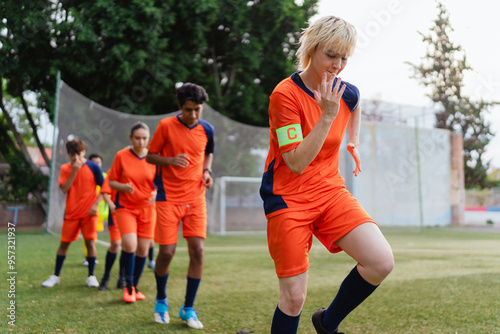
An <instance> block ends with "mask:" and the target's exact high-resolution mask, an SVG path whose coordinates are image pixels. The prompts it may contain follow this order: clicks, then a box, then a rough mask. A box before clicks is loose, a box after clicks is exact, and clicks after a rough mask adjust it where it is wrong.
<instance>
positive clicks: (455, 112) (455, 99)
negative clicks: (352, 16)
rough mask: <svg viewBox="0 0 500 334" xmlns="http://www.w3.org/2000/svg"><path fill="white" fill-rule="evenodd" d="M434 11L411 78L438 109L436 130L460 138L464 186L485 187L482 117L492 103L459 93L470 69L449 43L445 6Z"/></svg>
mask: <svg viewBox="0 0 500 334" xmlns="http://www.w3.org/2000/svg"><path fill="white" fill-rule="evenodd" d="M437 8H438V10H439V12H438V17H437V18H436V20H434V26H433V27H431V28H430V32H429V34H428V35H424V34H422V33H420V32H419V34H420V35H421V36H422V39H423V42H425V43H427V52H426V55H425V57H424V58H423V59H422V64H421V65H414V64H411V63H409V64H410V65H411V67H412V69H413V71H414V74H413V78H416V79H418V80H419V81H420V83H421V84H422V85H424V86H425V87H428V88H430V93H428V94H427V96H429V98H430V99H431V100H432V101H433V102H434V103H435V104H437V105H438V106H439V108H440V111H438V112H436V114H435V115H436V127H437V128H441V129H448V130H450V131H453V132H457V133H461V134H462V135H463V136H464V165H465V166H464V168H465V187H466V188H470V187H473V186H479V187H485V186H486V171H487V170H488V167H489V162H484V161H483V158H484V157H483V153H484V151H485V149H486V146H487V145H488V143H489V141H490V139H491V138H492V136H493V134H492V132H491V131H490V124H488V123H487V122H486V121H485V119H484V114H485V113H486V112H487V111H488V108H489V107H490V106H491V105H492V103H489V102H485V101H483V100H480V101H474V100H473V99H471V98H470V97H468V96H465V95H464V94H463V92H462V90H463V79H464V72H465V71H468V70H471V69H472V68H471V67H470V65H469V64H468V63H467V58H466V56H465V52H464V51H463V50H462V47H461V46H460V45H457V44H454V43H453V42H452V41H451V40H450V34H451V32H453V28H452V26H451V23H450V18H449V14H448V12H447V10H446V8H445V6H444V5H443V3H441V2H438V3H437Z"/></svg>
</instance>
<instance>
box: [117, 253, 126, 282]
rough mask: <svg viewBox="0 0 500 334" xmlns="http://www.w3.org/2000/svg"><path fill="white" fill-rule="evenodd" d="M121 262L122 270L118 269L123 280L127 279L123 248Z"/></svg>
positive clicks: (119, 276)
mask: <svg viewBox="0 0 500 334" xmlns="http://www.w3.org/2000/svg"><path fill="white" fill-rule="evenodd" d="M118 263H119V264H120V271H118V278H119V279H121V280H125V261H124V257H123V250H122V252H121V254H120V261H118Z"/></svg>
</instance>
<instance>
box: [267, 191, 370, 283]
mask: <svg viewBox="0 0 500 334" xmlns="http://www.w3.org/2000/svg"><path fill="white" fill-rule="evenodd" d="M368 222H372V223H374V221H373V219H372V218H371V217H370V216H369V215H368V213H366V211H365V210H364V209H363V208H362V207H361V205H360V204H359V203H358V201H357V200H356V199H355V198H354V197H353V196H352V195H351V194H350V193H349V192H348V191H347V190H346V189H345V188H342V189H340V190H339V191H337V192H336V193H335V194H334V195H333V196H332V197H330V198H328V200H327V201H325V202H324V203H320V204H319V205H318V206H317V207H315V208H313V209H309V210H300V211H285V212H284V213H282V214H278V215H276V216H273V217H270V218H269V219H268V222H267V242H268V246H269V252H270V254H271V257H272V258H273V260H274V265H275V267H276V274H277V275H278V277H279V278H281V277H291V276H296V275H299V274H302V273H304V272H306V271H307V270H308V269H309V250H310V249H311V246H312V241H313V239H312V236H313V235H315V236H316V238H318V240H319V241H320V242H321V243H322V244H323V245H324V246H325V247H326V248H327V249H328V250H329V251H330V252H331V253H338V252H340V251H342V249H340V248H339V247H338V246H337V245H336V244H335V242H336V241H337V240H339V239H340V238H342V237H343V236H345V235H346V234H348V233H349V232H350V231H352V230H353V229H354V228H356V227H357V226H359V225H361V224H364V223H368Z"/></svg>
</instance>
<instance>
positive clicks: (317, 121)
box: [260, 16, 394, 334]
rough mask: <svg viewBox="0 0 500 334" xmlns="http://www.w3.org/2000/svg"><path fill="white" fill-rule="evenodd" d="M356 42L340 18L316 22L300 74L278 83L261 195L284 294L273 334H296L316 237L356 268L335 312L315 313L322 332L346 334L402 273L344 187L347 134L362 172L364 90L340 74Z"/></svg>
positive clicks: (303, 42)
mask: <svg viewBox="0 0 500 334" xmlns="http://www.w3.org/2000/svg"><path fill="white" fill-rule="evenodd" d="M356 37H357V35H356V31H355V28H354V27H353V26H352V25H351V24H349V23H348V22H346V21H344V20H343V19H341V18H338V17H334V16H328V17H323V18H321V19H319V20H318V21H316V22H315V23H314V24H312V25H310V26H309V27H308V28H307V29H306V30H305V31H304V32H303V34H302V37H301V39H300V48H299V50H298V51H297V56H298V63H299V66H298V67H299V70H301V71H299V72H296V73H294V74H292V75H291V76H290V77H289V78H287V79H285V80H283V81H282V82H281V83H279V84H278V85H277V86H276V88H275V89H274V91H273V93H272V94H271V96H270V102H269V125H270V137H271V140H270V148H269V154H268V157H267V160H266V166H265V172H264V175H263V179H262V185H261V189H260V192H261V197H262V198H263V200H264V209H265V213H266V217H267V219H268V245H269V251H270V253H271V257H272V258H273V260H274V263H275V267H276V273H277V276H278V278H279V287H280V298H279V304H278V306H277V307H276V311H275V313H274V317H273V321H272V326H271V333H273V334H279V333H286V334H293V333H296V332H297V327H298V324H299V317H300V314H301V312H302V306H303V305H304V301H305V298H306V291H307V277H308V269H309V259H308V254H309V250H310V248H311V244H312V236H313V235H314V236H316V237H317V238H318V240H319V241H321V243H322V244H323V245H324V246H325V247H326V248H327V249H328V250H329V251H330V252H332V253H336V252H339V251H342V250H343V251H345V252H346V253H347V254H348V255H350V256H351V257H352V258H353V259H354V260H355V261H356V262H357V264H356V266H355V267H354V268H353V270H352V271H351V272H350V273H349V274H348V275H347V277H346V278H345V279H344V281H343V282H342V285H341V287H340V289H339V291H338V293H337V295H336V297H335V298H334V300H333V302H332V303H331V305H330V306H329V307H328V308H327V309H320V310H318V311H317V312H315V313H314V314H313V316H312V322H313V325H314V328H315V329H316V331H317V333H321V334H330V333H338V332H337V330H338V326H339V324H340V322H341V321H342V320H343V319H344V318H345V317H346V316H347V315H348V314H349V313H350V312H351V311H352V310H353V309H354V308H356V307H357V306H358V305H359V304H360V303H361V302H363V300H365V299H366V298H367V297H368V296H369V295H370V294H371V293H372V292H373V291H374V290H375V288H376V287H377V286H378V285H379V284H380V283H381V282H382V281H383V280H384V279H385V277H386V276H387V275H388V274H389V273H390V272H391V270H392V268H393V266H394V259H393V255H392V250H391V247H390V246H389V244H388V243H387V241H386V240H385V238H384V236H383V235H382V233H381V232H380V230H379V228H378V227H377V225H376V224H375V222H374V221H373V219H372V218H371V217H370V216H369V215H368V214H367V213H366V212H365V210H364V209H363V208H362V207H361V205H360V204H359V203H358V202H357V201H356V199H355V198H354V197H353V196H352V195H351V194H350V193H349V192H348V191H347V189H346V188H345V186H344V179H343V178H342V177H341V175H340V173H339V167H338V166H339V163H338V162H339V161H338V159H339V149H340V144H341V143H342V138H343V137H344V133H345V131H346V128H348V129H349V143H348V145H347V149H348V150H349V152H350V153H351V155H352V157H353V158H354V161H355V162H356V169H355V170H354V174H355V175H356V176H357V175H358V173H359V172H361V159H360V156H359V152H358V146H359V129H360V120H361V108H360V106H359V91H358V89H357V88H356V87H355V86H354V85H352V84H350V83H348V82H345V81H342V79H341V78H340V77H338V75H339V74H340V72H342V70H343V69H344V68H345V66H346V65H347V60H348V58H349V56H350V55H351V54H352V53H353V51H354V48H355V44H356Z"/></svg>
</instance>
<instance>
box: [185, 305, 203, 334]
mask: <svg viewBox="0 0 500 334" xmlns="http://www.w3.org/2000/svg"><path fill="white" fill-rule="evenodd" d="M197 313H198V311H196V310H195V309H194V308H192V307H184V305H182V307H181V309H180V310H179V317H180V318H181V319H182V320H184V321H185V322H187V325H188V327H191V328H194V329H202V328H203V324H202V323H201V322H200V320H199V319H198V316H197V315H196V314H197Z"/></svg>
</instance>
